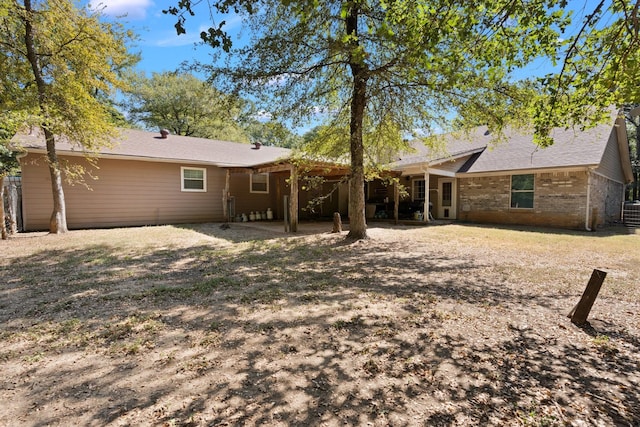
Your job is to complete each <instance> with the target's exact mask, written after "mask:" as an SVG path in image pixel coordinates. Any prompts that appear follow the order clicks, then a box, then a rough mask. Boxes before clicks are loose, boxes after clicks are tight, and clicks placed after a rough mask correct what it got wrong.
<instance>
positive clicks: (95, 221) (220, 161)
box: [14, 129, 289, 231]
mask: <svg viewBox="0 0 640 427" xmlns="http://www.w3.org/2000/svg"><path fill="white" fill-rule="evenodd" d="M14 142H17V143H19V144H21V145H22V146H23V147H24V148H25V150H26V151H27V153H28V154H27V155H26V156H24V157H22V158H21V159H20V164H21V167H22V179H23V189H24V190H23V220H24V230H25V231H33V230H46V229H48V227H49V217H50V215H51V212H52V210H53V202H52V197H51V183H50V178H49V171H48V167H47V159H46V149H45V145H44V140H43V138H42V137H41V136H40V134H39V133H38V132H33V133H31V134H18V135H16V137H15V138H14ZM57 151H58V157H59V158H60V160H61V161H62V162H64V163H65V165H66V166H67V167H72V168H73V167H74V166H82V167H83V168H84V169H85V170H86V171H88V175H90V176H87V177H85V179H84V182H83V183H77V182H76V183H73V184H69V183H67V182H65V183H64V191H65V198H66V208H67V223H68V226H69V228H76V229H77V228H98V227H118V226H136V225H157V224H178V223H190V222H215V221H224V220H225V218H226V217H227V215H228V212H226V209H227V208H228V204H227V203H225V202H223V199H224V198H225V197H226V198H227V199H228V198H229V197H228V194H227V193H228V191H229V181H230V180H231V179H230V177H229V175H228V169H229V168H249V167H252V166H255V165H259V164H262V163H271V162H274V161H276V160H277V159H280V158H283V157H287V156H288V155H289V150H287V149H284V148H277V147H265V146H262V147H259V148H258V147H256V146H255V145H250V144H239V143H233V142H226V141H214V140H208V139H203V138H191V137H184V136H177V135H160V134H154V133H150V132H144V131H140V130H131V129H126V130H122V131H121V133H120V136H119V138H118V140H117V141H114V145H113V147H112V148H105V149H103V150H101V152H100V153H98V154H97V158H96V159H95V166H93V165H91V164H89V162H88V161H87V160H86V159H85V157H84V153H83V152H82V150H79V149H78V147H77V146H74V145H72V144H70V143H69V142H68V141H60V142H59V143H58V144H57ZM94 178H95V179H94ZM252 178H255V179H252ZM274 179H275V177H274V176H271V175H269V174H260V175H257V176H255V177H254V176H253V175H252V174H244V175H243V176H238V177H235V176H234V177H233V180H234V182H237V184H238V185H237V186H236V188H235V191H236V192H237V194H236V199H238V200H247V199H251V200H253V202H254V204H255V207H254V205H252V204H250V203H249V204H247V207H248V208H251V209H255V210H258V209H260V210H266V209H267V208H269V207H273V208H275V207H276V206H279V205H278V204H277V203H276V200H275V194H276V193H275V188H276V187H277V183H276V182H275V181H274ZM249 195H252V196H253V197H249Z"/></svg>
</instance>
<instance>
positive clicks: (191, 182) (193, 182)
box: [180, 167, 207, 192]
mask: <svg viewBox="0 0 640 427" xmlns="http://www.w3.org/2000/svg"><path fill="white" fill-rule="evenodd" d="M180 171H181V173H182V188H181V190H182V191H201V192H204V191H207V170H206V169H204V168H185V167H181V168H180Z"/></svg>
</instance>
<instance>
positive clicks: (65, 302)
mask: <svg viewBox="0 0 640 427" xmlns="http://www.w3.org/2000/svg"><path fill="white" fill-rule="evenodd" d="M329 227H330V225H327V226H326V227H325V228H326V229H327V230H328V229H329ZM370 235H371V239H370V240H368V241H364V242H358V243H355V244H352V245H345V244H344V243H343V240H342V239H343V237H344V234H343V235H342V236H338V235H332V234H328V233H316V234H306V235H301V236H294V237H291V236H286V235H283V234H281V233H275V232H271V231H265V230H258V229H252V228H246V227H242V226H240V225H237V224H234V225H232V228H231V229H229V230H222V229H220V228H219V226H218V225H216V224H208V225H194V226H185V227H170V226H167V227H149V228H134V229H116V230H93V231H74V232H71V233H69V234H68V235H65V236H49V235H46V234H29V235H21V236H20V237H18V238H14V239H11V240H10V241H7V242H0V248H1V249H2V254H3V258H2V261H0V322H1V327H0V344H1V345H0V366H1V367H2V372H3V377H2V379H1V380H0V384H1V386H0V399H1V400H2V402H3V405H1V406H0V425H16V424H18V425H69V424H79V425H94V424H96V425H259V424H262V425H264V424H269V425H344V424H348V425H366V424H372V425H394V426H396V425H400V426H413V425H487V424H489V425H539V426H543V425H571V424H576V425H579V424H580V423H583V424H585V425H589V424H597V425H639V424H640V409H638V408H640V392H639V391H638V390H640V387H639V385H640V373H639V370H638V361H639V359H640V358H639V356H638V355H639V354H640V326H639V324H640V315H639V311H640V310H639V308H640V303H639V301H640V257H639V256H638V247H640V234H638V233H631V232H629V231H628V230H625V229H610V230H605V231H599V232H597V233H586V232H585V233H582V232H559V231H552V230H540V229H520V230H518V229H509V228H491V227H474V226H464V225H447V226H440V227H424V228H412V227H387V226H383V227H373V228H371V229H370ZM593 268H599V269H603V270H605V271H607V272H608V276H607V279H606V281H605V284H604V286H603V288H602V291H601V293H600V296H599V298H598V300H597V301H596V304H595V305H594V308H593V310H592V313H591V315H590V325H588V326H585V327H583V328H578V327H576V326H574V325H572V324H571V323H570V322H569V320H568V319H567V318H566V313H567V312H569V311H570V309H571V308H572V307H573V305H574V304H575V303H576V302H577V300H578V299H579V297H580V295H581V293H582V291H583V290H584V287H585V285H586V282H587V280H588V278H589V275H590V274H591V270H592V269H593Z"/></svg>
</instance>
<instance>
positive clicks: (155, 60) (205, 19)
mask: <svg viewBox="0 0 640 427" xmlns="http://www.w3.org/2000/svg"><path fill="white" fill-rule="evenodd" d="M85 1H87V2H88V3H89V2H90V3H91V5H92V6H91V7H92V8H94V9H101V10H102V13H103V14H105V15H106V16H108V17H111V18H112V19H114V20H118V21H121V22H122V23H124V24H125V25H126V26H127V27H128V28H131V29H132V30H133V31H135V33H136V34H138V36H139V38H140V39H139V41H138V43H137V46H136V47H135V50H136V51H139V52H140V54H141V56H142V59H141V61H140V62H139V63H138V65H137V69H138V70H139V71H144V72H145V73H147V75H150V74H151V73H152V72H162V71H174V70H176V69H177V68H179V67H180V65H181V64H182V63H183V62H192V61H193V60H200V61H203V62H211V59H210V55H211V53H212V52H213V49H212V48H211V47H209V46H203V45H199V46H198V45H197V43H198V42H199V41H200V32H201V31H204V30H206V29H208V28H209V27H210V26H211V25H212V19H211V16H210V13H209V10H208V2H207V1H202V2H200V3H201V4H200V5H199V6H194V12H195V16H188V17H187V20H186V23H185V28H186V30H187V33H186V34H183V35H180V36H178V35H177V34H176V30H175V28H174V25H175V23H176V20H177V18H176V17H175V16H172V15H167V14H164V13H162V10H163V9H165V8H167V7H169V6H173V5H176V4H177V3H178V1H177V0H157V1H153V0H85ZM570 4H571V6H572V7H573V8H574V13H575V15H574V23H573V25H572V29H570V30H569V32H572V31H576V28H579V26H580V25H581V21H582V17H584V16H585V13H588V12H590V11H592V10H593V8H594V6H595V4H597V1H596V0H572V2H571V3H570ZM225 21H226V25H225V27H224V29H225V30H226V31H227V32H228V33H229V34H231V35H232V36H234V35H235V37H236V39H237V38H238V37H239V36H241V35H242V31H241V30H242V28H241V22H240V20H239V18H233V17H232V18H229V17H225ZM217 23H218V22H217ZM236 39H234V41H235V40H236ZM555 70H557V68H555ZM552 71H554V67H553V65H552V64H551V62H550V60H548V59H539V60H537V61H535V62H534V63H532V64H530V66H529V67H528V68H527V69H526V70H521V71H519V72H517V73H516V74H515V76H514V77H516V78H524V77H529V76H532V75H533V76H543V75H546V74H548V73H550V72H552ZM304 130H306V129H302V131H304ZM299 131H300V130H299Z"/></svg>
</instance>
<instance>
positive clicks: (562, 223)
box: [458, 171, 587, 228]
mask: <svg viewBox="0 0 640 427" xmlns="http://www.w3.org/2000/svg"><path fill="white" fill-rule="evenodd" d="M458 185H459V188H458V190H459V191H458V194H459V205H458V206H459V216H458V218H459V219H461V220H463V221H471V222H480V223H494V224H518V225H536V226H548V227H560V228H584V226H585V213H586V208H587V206H586V203H587V191H586V188H587V173H586V171H578V172H552V173H538V174H535V181H534V200H533V209H512V208H510V198H511V176H510V175H503V176H487V177H470V178H460V179H459V180H458Z"/></svg>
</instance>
